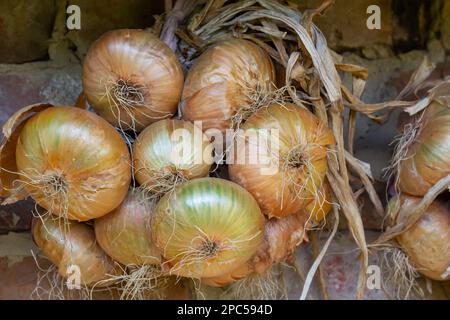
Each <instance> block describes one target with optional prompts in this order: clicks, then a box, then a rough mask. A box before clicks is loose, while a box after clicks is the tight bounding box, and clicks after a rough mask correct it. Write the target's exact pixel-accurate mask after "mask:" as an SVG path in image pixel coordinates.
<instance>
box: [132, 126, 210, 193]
mask: <svg viewBox="0 0 450 320" xmlns="http://www.w3.org/2000/svg"><path fill="white" fill-rule="evenodd" d="M133 162H134V169H135V177H136V180H137V181H138V183H139V184H140V185H141V187H143V188H144V189H145V190H147V191H148V192H150V193H153V194H159V195H161V194H164V193H166V192H168V191H169V190H172V189H173V188H174V187H175V186H176V185H177V183H179V182H183V181H186V180H190V179H194V178H199V177H205V176H207V175H208V173H209V169H210V167H211V164H212V163H213V147H212V145H211V144H210V143H209V140H208V138H207V137H206V136H205V135H204V134H203V132H202V131H201V130H200V129H199V128H197V127H196V126H194V125H193V124H192V123H190V122H188V121H183V120H172V119H170V120H169V119H164V120H161V121H158V122H156V123H153V124H152V125H150V126H148V127H147V128H145V130H144V131H142V132H141V134H140V135H139V136H138V137H137V139H136V141H135V143H134V144H133Z"/></svg>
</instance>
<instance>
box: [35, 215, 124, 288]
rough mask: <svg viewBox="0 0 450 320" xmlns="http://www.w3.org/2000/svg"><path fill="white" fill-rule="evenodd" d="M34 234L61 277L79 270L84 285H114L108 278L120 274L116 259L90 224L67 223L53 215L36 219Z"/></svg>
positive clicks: (38, 244)
mask: <svg viewBox="0 0 450 320" xmlns="http://www.w3.org/2000/svg"><path fill="white" fill-rule="evenodd" d="M62 226H64V228H63V227H62ZM32 234H33V239H34V242H35V243H36V245H37V246H38V247H39V248H40V249H41V251H42V252H43V253H44V254H45V255H46V256H47V257H48V258H49V260H50V261H51V262H52V263H53V264H55V265H56V267H57V268H58V273H59V274H60V275H61V277H63V278H67V277H68V276H70V275H71V274H74V272H77V274H79V275H80V284H81V285H87V286H105V285H108V284H111V282H110V281H108V279H109V277H110V276H111V275H114V274H115V273H116V270H115V266H114V261H113V260H112V259H111V258H110V257H108V256H107V255H106V253H105V252H104V251H103V250H102V249H101V248H100V247H99V246H98V244H97V242H96V240H95V234H94V230H93V229H92V228H91V227H89V226H88V225H85V224H83V223H79V222H74V221H71V222H69V223H65V221H63V220H62V219H60V218H53V217H49V218H47V219H45V221H42V220H41V219H34V220H33V228H32ZM75 268H76V269H75ZM78 271H79V273H78Z"/></svg>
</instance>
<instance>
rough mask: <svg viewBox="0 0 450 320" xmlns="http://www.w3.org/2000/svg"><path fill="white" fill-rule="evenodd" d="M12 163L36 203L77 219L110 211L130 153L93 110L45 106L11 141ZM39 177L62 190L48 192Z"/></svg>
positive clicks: (126, 178)
mask: <svg viewBox="0 0 450 320" xmlns="http://www.w3.org/2000/svg"><path fill="white" fill-rule="evenodd" d="M16 163H17V169H18V172H19V175H20V177H21V180H22V181H23V183H24V185H25V188H26V189H27V191H28V193H29V194H30V195H31V197H32V198H33V199H34V200H35V201H36V202H37V203H38V204H39V205H40V206H42V207H43V208H45V209H47V210H48V211H49V212H51V213H52V214H54V215H59V216H62V217H64V218H69V219H72V220H78V221H87V220H90V219H94V218H97V217H100V216H102V215H105V214H107V213H108V212H110V211H111V210H113V209H115V208H116V207H117V206H118V205H119V204H120V203H121V202H122V200H123V199H124V198H125V196H126V194H127V191H128V187H129V185H130V181H131V167H130V155H129V152H128V149H127V146H126V144H125V142H124V141H123V140H122V138H121V136H120V135H119V133H118V132H117V131H116V130H115V129H114V128H113V127H112V126H111V125H110V124H109V123H107V122H106V121H105V120H104V119H102V118H101V117H99V116H97V115H95V114H94V113H91V112H88V111H85V110H81V109H78V108H72V107H52V108H48V109H46V110H44V111H42V112H40V113H38V114H36V115H34V116H33V117H32V118H31V119H29V120H28V121H27V123H26V124H25V126H24V128H23V129H22V131H21V133H20V136H19V139H18V142H17V146H16ZM45 177H48V178H49V179H50V178H51V179H53V178H55V179H57V180H58V181H57V182H58V183H60V184H61V185H59V187H58V188H61V187H63V190H59V189H58V190H55V191H54V192H53V191H52V192H50V194H49V190H50V189H49V188H53V187H54V186H53V185H51V184H49V183H48V181H43V180H42V179H43V178H45ZM50 191H51V190H50ZM61 191H63V192H61Z"/></svg>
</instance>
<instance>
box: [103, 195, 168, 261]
mask: <svg viewBox="0 0 450 320" xmlns="http://www.w3.org/2000/svg"><path fill="white" fill-rule="evenodd" d="M153 208H154V203H153V201H151V200H149V199H147V198H146V195H145V193H144V192H142V191H141V190H139V189H131V190H130V191H129V192H128V195H127V197H126V198H125V200H124V201H123V202H122V204H121V205H120V206H119V207H118V208H116V209H115V210H114V211H113V212H111V213H109V214H107V215H105V216H103V217H101V218H99V219H97V220H95V236H96V238H97V241H98V243H99V245H100V247H102V249H103V250H104V251H105V252H106V253H107V254H108V255H109V256H110V257H112V258H113V259H114V260H116V261H118V262H120V263H121V264H123V265H126V266H129V265H144V264H159V263H160V262H161V256H160V253H159V250H158V249H157V248H156V247H155V246H154V245H153V243H152V239H151V231H150V218H151V215H152V211H153Z"/></svg>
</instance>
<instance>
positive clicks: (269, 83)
mask: <svg viewBox="0 0 450 320" xmlns="http://www.w3.org/2000/svg"><path fill="white" fill-rule="evenodd" d="M274 82H275V69H274V67H273V64H272V62H271V60H270V57H269V56H268V55H267V54H266V52H265V51H264V50H262V49H261V48H260V47H258V46H257V45H255V44H254V43H252V42H250V41H247V40H242V39H234V40H230V41H223V42H219V43H217V44H215V45H214V46H212V47H211V48H209V49H208V50H206V51H205V52H204V53H203V54H202V55H201V56H200V57H199V58H198V59H197V60H196V61H195V62H194V64H193V65H192V67H191V68H190V70H189V72H188V74H187V77H186V81H185V85H184V89H183V95H182V103H181V111H182V114H183V118H184V119H186V120H189V121H202V122H201V124H202V128H203V130H204V131H206V130H208V129H211V128H213V129H219V130H221V131H222V132H224V131H225V130H226V129H230V128H233V127H236V126H237V125H239V124H240V123H241V122H242V121H243V120H245V119H246V118H247V117H248V116H249V115H250V114H251V113H252V111H254V110H256V109H257V108H258V107H259V105H260V104H261V102H262V101H261V99H262V98H264V97H266V96H267V95H269V94H270V92H271V91H272V90H273V83H274Z"/></svg>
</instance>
